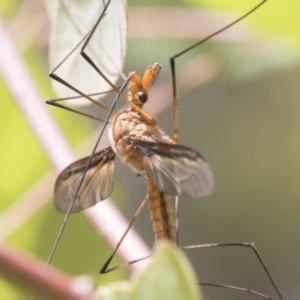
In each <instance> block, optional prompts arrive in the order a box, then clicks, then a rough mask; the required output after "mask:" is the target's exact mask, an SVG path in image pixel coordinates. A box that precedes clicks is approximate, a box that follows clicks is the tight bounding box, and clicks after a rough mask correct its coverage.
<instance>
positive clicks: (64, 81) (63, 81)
mask: <svg viewBox="0 0 300 300" xmlns="http://www.w3.org/2000/svg"><path fill="white" fill-rule="evenodd" d="M109 3H110V0H108V2H107V4H106V5H105V7H104V9H103V11H102V13H101V15H100V17H99V19H98V20H97V22H96V24H95V25H94V26H93V28H92V29H91V30H90V31H89V32H88V33H87V34H86V35H85V36H84V37H83V38H82V39H81V40H80V41H79V43H78V44H77V45H76V46H75V47H74V48H73V49H72V50H71V51H70V53H69V54H68V55H67V56H66V57H65V58H64V59H63V60H62V61H61V62H60V63H59V64H58V65H57V66H56V67H55V68H54V69H53V70H51V71H50V73H49V77H51V78H52V79H54V80H56V81H57V82H59V83H61V84H63V85H64V86H66V87H68V88H69V89H71V90H73V91H74V92H75V93H77V94H78V95H80V96H81V97H84V98H85V99H87V100H88V101H90V102H91V103H93V104H95V105H96V106H99V107H101V108H102V109H104V110H106V111H108V112H109V111H110V110H109V108H108V107H107V106H105V105H103V104H101V103H99V102H98V101H96V100H94V99H93V98H91V97H90V96H89V95H87V94H85V93H83V92H82V91H80V90H78V89H77V88H76V87H74V86H73V85H71V84H69V83H68V82H67V81H66V80H64V79H63V78H61V77H59V76H57V75H56V74H55V73H54V72H55V71H56V70H57V69H58V68H59V67H60V66H61V65H62V64H63V63H64V62H65V61H66V60H67V59H68V58H69V57H70V56H71V54H72V53H73V52H74V51H75V50H76V49H77V48H78V47H79V46H80V45H81V44H82V42H83V41H84V40H86V39H88V40H89V37H90V35H91V34H92V33H93V32H94V31H95V30H96V28H97V26H98V24H99V23H100V21H101V20H102V19H103V17H104V16H105V12H106V10H107V8H108V6H109ZM84 45H85V46H86V45H87V44H86V43H85V44H84ZM115 88H116V87H115ZM116 89H117V88H116ZM118 91H119V89H118ZM119 92H120V91H119Z"/></svg>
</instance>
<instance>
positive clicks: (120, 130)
mask: <svg viewBox="0 0 300 300" xmlns="http://www.w3.org/2000/svg"><path fill="white" fill-rule="evenodd" d="M110 139H111V144H112V146H113V148H114V151H115V152H116V153H117V154H118V155H119V156H120V157H121V158H122V159H123V161H124V162H125V163H128V164H129V165H131V166H132V167H133V168H134V169H136V170H137V171H143V170H144V165H143V156H144V155H143V154H142V153H141V151H140V150H139V149H136V147H135V146H134V145H133V143H132V140H133V139H137V140H145V141H150V142H161V141H162V133H161V132H160V130H159V129H158V128H157V127H155V126H153V125H151V124H149V122H148V120H147V119H146V118H145V117H144V116H142V115H141V114H139V113H138V112H136V111H134V110H133V109H127V110H124V111H122V112H121V113H120V114H119V115H117V116H116V117H115V119H114V120H113V123H112V126H111V128H110Z"/></svg>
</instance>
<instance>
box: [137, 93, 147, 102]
mask: <svg viewBox="0 0 300 300" xmlns="http://www.w3.org/2000/svg"><path fill="white" fill-rule="evenodd" d="M137 95H138V97H139V99H140V101H141V102H143V103H145V102H146V101H147V100H148V97H147V95H146V94H145V93H144V92H137Z"/></svg>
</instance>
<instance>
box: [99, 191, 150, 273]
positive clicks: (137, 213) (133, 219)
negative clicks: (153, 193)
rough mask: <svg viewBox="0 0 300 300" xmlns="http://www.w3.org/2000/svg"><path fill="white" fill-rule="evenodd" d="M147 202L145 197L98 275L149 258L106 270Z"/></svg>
mask: <svg viewBox="0 0 300 300" xmlns="http://www.w3.org/2000/svg"><path fill="white" fill-rule="evenodd" d="M147 201H148V198H147V196H146V197H145V199H144V200H143V201H142V203H141V205H140V206H139V208H138V209H137V211H136V213H135V214H134V216H133V218H132V219H131V221H130V223H129V225H128V227H127V229H126V231H125V232H124V234H123V235H122V237H121V239H120V241H119V242H118V244H117V245H116V248H115V249H114V251H113V253H112V254H111V255H110V257H109V258H108V260H107V261H106V262H105V263H104V265H103V266H102V268H101V269H100V271H99V273H100V274H105V273H108V272H111V271H114V270H118V269H120V268H123V267H125V266H128V265H130V264H133V263H135V262H138V261H142V260H144V259H146V258H148V257H149V256H147V257H143V258H141V259H137V260H134V261H132V262H129V263H125V264H121V265H119V266H116V267H112V268H110V269H108V266H109V264H110V263H111V261H112V259H113V258H114V256H115V254H116V252H117V251H118V249H119V247H120V246H121V244H122V242H123V240H124V238H125V237H126V235H127V233H128V231H129V230H130V228H131V227H132V225H133V223H134V222H135V220H136V219H137V217H138V216H139V215H140V213H141V211H142V210H143V208H144V207H145V205H146V203H147Z"/></svg>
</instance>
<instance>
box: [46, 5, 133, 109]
mask: <svg viewBox="0 0 300 300" xmlns="http://www.w3.org/2000/svg"><path fill="white" fill-rule="evenodd" d="M45 1H46V6H47V10H48V14H49V17H50V20H51V37H50V47H49V48H50V49H49V51H50V53H49V56H50V67H51V69H53V68H54V67H55V66H56V65H57V64H58V63H60V62H61V61H62V60H63V59H64V58H65V57H66V56H67V55H68V54H69V53H70V51H71V50H72V49H73V48H74V47H75V46H76V45H77V44H78V42H79V41H80V40H81V39H82V38H83V37H84V36H85V35H86V34H87V33H88V32H89V31H90V30H91V29H92V27H93V25H94V24H95V22H96V20H97V19H98V18H99V16H100V15H101V13H102V11H103V7H104V5H105V4H106V3H107V1H102V0H85V1H78V0H76V1H75V0H45ZM126 35H127V12H126V1H125V0H112V1H111V2H110V5H109V7H108V9H107V11H106V14H105V17H104V18H103V19H102V20H101V22H100V24H99V26H98V28H97V30H96V32H95V34H94V35H93V37H92V39H91V40H90V42H89V44H88V46H87V48H86V52H87V53H88V54H89V56H90V57H91V59H92V60H93V61H94V62H95V64H96V65H97V66H98V67H99V68H100V69H101V70H102V71H103V72H104V74H106V76H107V77H108V78H109V79H110V80H111V81H112V82H113V83H115V82H116V81H117V79H118V77H119V76H120V74H121V72H122V68H123V61H124V57H125V52H126ZM80 48H81V47H79V49H77V50H76V51H75V52H74V53H73V54H72V55H71V56H70V57H69V58H68V59H67V60H66V61H65V62H64V63H63V64H62V65H61V66H60V67H59V68H58V70H57V71H56V72H55V73H56V74H57V75H58V76H60V77H62V78H63V79H65V80H66V81H67V82H68V83H70V84H71V85H73V86H75V87H76V88H78V89H79V90H81V91H83V92H85V93H96V92H101V91H107V90H110V89H111V88H110V86H108V84H107V83H106V82H105V81H104V80H103V79H102V78H101V76H99V75H97V73H96V72H95V70H93V68H92V67H91V66H90V65H89V64H88V63H87V62H86V61H85V60H84V59H83V57H82V56H81V55H80V54H79V51H80ZM52 84H53V89H54V90H55V92H56V93H57V96H58V97H67V96H72V95H74V92H73V91H70V89H68V88H67V87H65V86H64V85H62V84H59V83H57V82H55V81H54V80H52ZM76 101H77V100H76ZM72 103H74V102H72ZM77 104H89V102H88V101H86V100H85V101H84V100H82V101H81V102H77Z"/></svg>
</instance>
